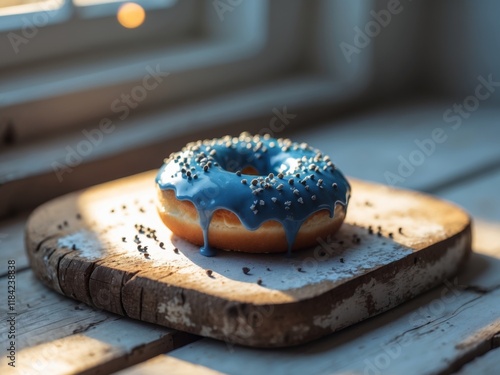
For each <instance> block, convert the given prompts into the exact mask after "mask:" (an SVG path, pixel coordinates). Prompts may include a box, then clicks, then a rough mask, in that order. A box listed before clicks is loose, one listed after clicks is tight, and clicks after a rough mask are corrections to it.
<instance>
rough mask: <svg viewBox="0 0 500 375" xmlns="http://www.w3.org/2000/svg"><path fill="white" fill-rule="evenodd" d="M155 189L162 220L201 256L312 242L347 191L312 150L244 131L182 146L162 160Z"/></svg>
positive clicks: (336, 222)
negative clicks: (198, 249) (195, 246)
mask: <svg viewBox="0 0 500 375" xmlns="http://www.w3.org/2000/svg"><path fill="white" fill-rule="evenodd" d="M156 188H157V192H158V200H157V208H158V213H159V215H160V217H161V219H162V221H163V222H164V223H165V225H166V226H167V227H168V228H169V229H170V230H171V231H172V232H173V234H175V235H176V236H178V237H181V238H183V239H185V240H187V241H189V242H191V243H193V244H196V245H198V246H201V248H200V251H201V254H203V255H205V256H213V255H215V254H216V250H215V249H216V248H219V249H225V250H234V251H243V252H251V253H273V252H286V251H288V253H289V254H290V252H291V251H292V250H298V249H303V248H307V247H312V246H314V245H316V244H317V241H318V239H319V238H325V237H326V236H328V235H330V234H333V233H335V232H336V231H337V230H338V229H339V228H340V226H341V225H342V223H343V221H344V218H345V215H346V213H347V205H348V202H349V198H350V194H351V187H350V185H349V183H348V181H347V180H346V178H345V177H344V175H343V174H342V172H340V171H339V170H338V169H337V168H336V166H335V165H334V164H333V162H332V161H331V160H330V157H328V156H326V155H323V154H322V153H321V152H320V151H319V150H317V149H315V148H312V147H310V146H309V145H307V144H306V143H296V142H292V141H291V140H290V139H282V138H280V139H275V138H271V137H270V136H268V135H264V136H260V135H254V136H252V135H250V134H249V133H242V134H241V135H240V136H239V137H231V136H225V137H223V138H218V139H211V140H203V141H197V142H191V143H189V144H187V145H186V146H185V147H184V148H183V149H182V150H181V151H179V152H175V153H172V154H171V155H170V156H169V157H168V158H166V159H165V160H164V163H163V165H162V166H161V168H160V170H159V171H158V174H157V176H156Z"/></svg>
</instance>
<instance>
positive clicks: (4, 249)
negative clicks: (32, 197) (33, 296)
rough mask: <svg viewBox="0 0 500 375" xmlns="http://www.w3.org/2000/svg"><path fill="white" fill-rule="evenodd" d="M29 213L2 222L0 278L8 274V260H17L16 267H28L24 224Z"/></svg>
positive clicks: (20, 268) (0, 232)
mask: <svg viewBox="0 0 500 375" xmlns="http://www.w3.org/2000/svg"><path fill="white" fill-rule="evenodd" d="M26 219H27V215H26V214H24V215H18V216H16V217H14V218H11V219H8V220H4V221H1V222H0V249H1V251H0V278H1V277H3V276H5V275H6V274H7V265H8V264H7V261H8V260H11V259H12V260H15V262H16V269H17V270H18V271H19V270H22V269H25V268H27V267H28V258H27V257H26V254H25V251H24V225H25V223H26Z"/></svg>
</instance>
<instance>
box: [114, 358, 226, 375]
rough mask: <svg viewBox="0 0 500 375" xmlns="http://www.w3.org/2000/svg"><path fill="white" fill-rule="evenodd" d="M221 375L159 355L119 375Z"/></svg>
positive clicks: (189, 363) (217, 372) (205, 368)
mask: <svg viewBox="0 0 500 375" xmlns="http://www.w3.org/2000/svg"><path fill="white" fill-rule="evenodd" d="M167 373H168V374H169V375H192V374H197V375H198V374H199V375H218V374H219V375H220V374H223V373H222V372H219V371H216V370H212V369H209V368H207V367H204V366H199V365H196V364H194V363H191V362H187V361H183V360H180V359H178V358H174V357H169V356H166V355H159V356H157V357H155V358H153V359H150V360H148V361H146V362H144V363H143V364H140V365H136V366H132V367H129V368H127V369H125V370H122V371H118V372H117V374H119V375H143V374H144V375H146V374H147V375H164V374H167Z"/></svg>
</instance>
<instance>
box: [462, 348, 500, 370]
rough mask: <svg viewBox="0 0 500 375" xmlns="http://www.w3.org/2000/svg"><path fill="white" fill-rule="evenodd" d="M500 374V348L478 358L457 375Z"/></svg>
mask: <svg viewBox="0 0 500 375" xmlns="http://www.w3.org/2000/svg"><path fill="white" fill-rule="evenodd" d="M499 372H500V348H497V349H493V350H491V351H489V352H488V353H486V354H485V355H483V356H481V357H478V358H476V359H475V360H474V361H472V362H470V363H468V364H467V365H465V366H464V367H463V368H461V369H460V371H458V372H457V373H456V374H455V375H478V374H492V375H494V374H498V373H499Z"/></svg>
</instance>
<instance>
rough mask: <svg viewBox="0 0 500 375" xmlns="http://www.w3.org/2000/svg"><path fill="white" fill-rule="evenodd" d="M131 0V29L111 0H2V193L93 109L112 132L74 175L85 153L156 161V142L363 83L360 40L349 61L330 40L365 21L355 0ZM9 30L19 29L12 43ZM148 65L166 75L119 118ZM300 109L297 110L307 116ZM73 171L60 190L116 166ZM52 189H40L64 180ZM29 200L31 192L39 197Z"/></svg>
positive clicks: (67, 139) (323, 101) (366, 55)
mask: <svg viewBox="0 0 500 375" xmlns="http://www.w3.org/2000/svg"><path fill="white" fill-rule="evenodd" d="M16 1H21V0H16ZM54 1H56V0H47V2H50V3H51V4H55V3H54ZM131 2H134V3H137V4H139V5H141V7H143V8H144V9H145V11H146V20H145V22H144V23H143V24H142V25H141V26H140V27H137V28H132V29H129V28H125V27H123V26H121V25H120V24H119V23H118V21H117V17H116V12H117V10H118V9H119V7H120V6H121V5H122V4H123V3H124V2H123V1H103V0H99V1H97V0H73V1H72V2H70V1H69V0H66V1H60V2H59V3H57V4H58V7H56V6H55V5H53V6H52V8H50V9H49V8H45V9H44V10H42V11H40V10H38V11H33V9H34V8H31V10H30V11H28V10H27V9H28V8H26V7H36V6H38V7H40V4H42V2H41V1H38V2H31V4H27V5H26V4H25V5H22V7H24V8H23V9H24V10H22V8H17V10H16V11H13V9H14V10H15V9H16V8H14V6H12V5H10V6H8V7H7V6H4V7H2V8H0V12H1V13H0V24H1V25H2V27H1V29H2V31H0V56H1V58H0V140H1V139H2V138H4V139H8V140H10V141H9V142H8V146H7V147H4V146H5V144H3V145H2V144H0V148H1V152H0V185H1V183H4V184H3V185H1V186H0V192H1V191H2V190H3V191H5V190H6V189H11V190H10V191H11V194H13V196H14V195H15V194H18V192H20V191H22V190H20V189H18V188H16V187H15V186H16V183H19V184H22V183H23V182H24V181H28V180H29V179H30V178H33V179H36V178H37V177H36V176H41V175H44V176H46V178H47V181H48V182H49V184H50V183H53V182H55V183H57V182H58V180H57V179H56V178H55V177H54V172H53V170H52V167H51V166H52V164H53V162H54V161H63V160H64V159H65V158H66V156H67V155H66V154H67V151H66V150H67V147H69V146H71V147H73V146H74V145H76V144H78V142H80V141H81V137H82V131H83V130H84V129H87V130H88V129H93V128H96V127H98V126H99V124H100V121H101V120H102V119H105V118H110V119H112V120H113V122H114V124H116V125H117V126H116V130H115V131H113V136H112V137H106V138H105V139H103V141H102V143H101V144H100V146H99V148H96V149H95V150H94V151H93V152H92V155H90V156H88V157H86V158H83V159H82V162H81V163H80V164H79V165H82V167H79V169H78V171H82V173H84V172H83V171H88V170H89V169H86V168H85V167H84V166H85V165H86V163H87V162H88V163H89V164H92V163H94V162H97V161H100V160H104V159H106V158H107V159H114V160H117V158H116V156H117V155H122V154H125V153H128V155H129V156H128V157H130V158H131V159H130V160H134V162H135V160H137V158H132V155H135V154H134V153H135V152H136V150H140V149H147V150H148V158H149V159H146V158H144V157H142V156H141V158H140V159H141V163H143V164H141V165H144V163H146V160H155V161H156V160H158V158H161V156H158V155H162V154H163V153H164V146H163V145H164V144H166V143H167V141H168V140H170V139H172V138H174V137H177V138H179V137H182V136H184V135H185V134H187V133H193V132H205V134H207V133H208V134H210V133H212V134H213V131H214V130H213V129H215V128H216V127H221V126H222V125H225V126H228V125H229V124H238V126H240V127H243V125H242V124H247V125H245V129H240V130H249V131H252V128H251V126H253V127H255V129H254V131H259V129H262V128H263V127H265V126H267V124H266V122H265V121H266V119H267V122H268V120H269V118H270V116H272V115H273V112H272V110H273V107H276V108H279V109H280V110H281V109H283V107H284V106H286V107H287V108H289V111H290V112H291V113H294V112H293V111H294V110H298V108H305V109H307V111H306V112H307V113H309V114H311V115H316V114H317V113H319V112H320V111H318V110H317V108H323V110H324V111H325V110H326V109H327V108H328V110H330V108H332V105H334V104H335V103H337V104H340V103H345V102H346V101H347V100H351V99H352V98H356V97H359V95H360V93H361V92H362V90H363V89H364V88H365V86H366V85H365V84H366V82H367V80H368V74H369V70H367V69H366V64H363V63H362V61H370V59H371V53H370V50H369V48H367V49H366V51H363V54H362V55H361V57H362V58H360V59H358V60H357V61H355V62H352V63H350V64H347V63H346V62H345V59H343V57H342V55H341V54H340V52H339V49H338V45H339V43H340V42H341V41H343V40H346V39H347V40H348V39H349V38H351V37H352V30H353V27H354V26H356V25H359V24H364V23H366V20H365V19H364V18H363V17H365V16H364V15H365V14H368V11H369V9H368V11H367V10H366V8H367V7H369V6H370V3H369V2H366V1H365V0H357V1H352V2H351V1H350V2H344V1H338V2H333V1H330V0H272V1H270V0H214V1H212V0H211V1H205V0H178V1H165V0H135V1H134V0H132V1H131ZM352 4H355V5H352ZM16 7H17V6H16ZM19 7H21V5H20V6H19ZM19 9H21V10H22V11H19ZM39 9H40V8H39ZM363 10H364V12H363ZM49 12H54V13H49ZM44 14H45V15H46V17H45V18H46V19H50V22H49V21H47V22H46V23H45V24H41V23H40V24H39V25H38V26H37V25H36V23H35V20H36V19H38V18H35V17H40V20H41V19H42V18H41V17H42V16H43V15H44ZM49 14H51V15H52V14H53V15H54V16H53V17H52V16H51V17H49ZM56 15H58V16H56ZM45 18H44V19H45ZM332 19H339V20H341V22H338V23H332ZM16 20H17V21H16ZM19 21H21V24H19ZM15 22H17V26H15V27H14V26H12V25H14V23H15ZM8 23H11V26H10V28H9V27H7V26H8ZM23 23H24V24H27V23H31V24H33V25H34V26H35V27H34V28H31V29H30V28H29V27H27V26H23ZM9 34H10V35H11V36H12V35H13V34H16V35H17V36H19V37H20V38H24V39H20V40H21V42H18V43H19V44H18V45H17V47H18V50H16V49H15V48H14V47H13V45H12V43H11V42H10V40H9ZM151 70H154V71H161V72H162V74H164V77H166V78H165V80H164V83H163V84H161V85H158V86H157V88H155V89H154V90H150V91H148V92H147V98H146V97H145V98H144V100H142V99H141V101H140V103H134V107H133V110H131V111H130V113H132V116H130V118H129V117H127V116H121V115H122V114H124V113H125V112H123V111H121V110H119V107H120V105H121V103H118V105H115V104H114V103H116V101H117V100H118V101H120V100H122V98H123V95H125V96H126V95H129V94H131V93H133V92H136V93H140V92H139V91H141V90H140V89H137V87H138V86H140V85H141V83H142V82H143V79H144V78H145V76H146V75H147V74H149V72H150V71H151ZM142 91H144V90H142ZM117 110H118V111H117ZM306 112H303V113H306ZM122 117H126V118H124V119H122ZM252 119H253V120H252ZM257 119H260V120H257ZM262 119H264V120H262ZM258 121H261V122H260V123H259V122H258ZM262 121H264V122H262ZM300 121H304V122H307V119H306V116H305V115H302V114H301V120H300ZM296 123H298V122H296ZM294 125H295V123H294ZM234 131H236V128H234ZM5 143H6V142H5ZM72 145H73V146H72ZM153 145H154V146H153ZM33 150H36V151H33ZM155 153H156V154H155ZM35 155H36V157H35ZM91 162H92V163H91ZM97 164H98V163H96V164H93V165H97ZM106 165H107V167H106V168H108V167H109V168H111V164H106ZM138 168H139V167H138ZM126 171H127V173H130V167H129V168H128V169H126ZM78 173H80V172H78ZM78 173H77V172H75V173H72V174H69V175H66V176H65V178H66V180H65V181H71V180H72V179H75V182H74V183H73V184H70V186H72V188H77V187H79V186H82V185H81V184H82V181H85V182H89V181H94V182H98V180H97V179H96V178H97V177H98V176H104V177H99V178H105V177H108V178H111V177H110V176H116V173H117V172H116V169H112V170H111V169H110V170H105V169H103V167H102V166H99V175H97V174H96V173H95V170H94V171H93V172H92V173H90V174H88V172H86V173H87V175H86V176H85V177H84V178H80V179H78ZM113 173H114V174H113ZM91 175H92V176H91ZM90 177H92V178H94V180H92V179H90ZM77 180H78V182H76V181H77ZM6 181H8V182H9V183H8V184H6V183H5V182H6ZM51 188H52V190H51V191H50V194H56V192H59V194H61V193H62V192H63V191H64V190H63V189H68V188H67V187H63V186H60V185H57V188H55V187H54V186H52V185H51ZM42 193H43V192H40V194H42ZM43 194H45V193H43ZM47 194H49V193H47ZM43 197H44V198H43V199H47V197H48V195H44V196H43ZM34 198H36V199H40V201H41V200H42V195H41V196H40V197H34ZM0 212H1V207H0Z"/></svg>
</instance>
